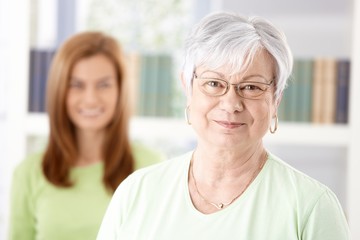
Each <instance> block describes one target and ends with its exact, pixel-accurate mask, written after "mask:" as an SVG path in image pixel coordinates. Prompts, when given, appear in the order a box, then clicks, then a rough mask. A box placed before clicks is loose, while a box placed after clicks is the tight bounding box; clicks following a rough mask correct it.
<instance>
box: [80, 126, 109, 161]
mask: <svg viewBox="0 0 360 240" xmlns="http://www.w3.org/2000/svg"><path fill="white" fill-rule="evenodd" d="M104 137H105V136H104V133H103V132H101V133H99V132H77V144H78V150H79V159H78V161H77V164H76V165H77V166H87V165H90V164H93V163H96V162H99V161H101V160H102V147H103V142H104Z"/></svg>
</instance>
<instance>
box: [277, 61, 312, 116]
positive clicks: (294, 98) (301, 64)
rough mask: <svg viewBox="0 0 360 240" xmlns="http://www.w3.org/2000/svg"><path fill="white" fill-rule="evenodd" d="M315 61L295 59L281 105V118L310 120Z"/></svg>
mask: <svg viewBox="0 0 360 240" xmlns="http://www.w3.org/2000/svg"><path fill="white" fill-rule="evenodd" d="M312 75H313V61H312V60H311V59H295V61H294V67H293V72H292V75H291V77H290V78H289V80H288V86H287V87H286V88H285V90H284V92H283V97H282V100H281V103H280V106H279V118H280V120H282V121H288V122H310V121H311V107H312V94H311V93H312V84H313V83H312V79H313V77H312Z"/></svg>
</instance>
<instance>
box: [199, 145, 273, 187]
mask: <svg viewBox="0 0 360 240" xmlns="http://www.w3.org/2000/svg"><path fill="white" fill-rule="evenodd" d="M265 152H266V151H265V149H264V148H263V145H262V143H259V144H258V145H256V146H255V147H249V148H243V150H242V151H239V150H238V148H237V149H236V150H231V149H210V150H209V149H208V148H202V147H201V146H198V147H197V148H196V150H195V152H194V156H193V157H194V166H193V167H194V172H195V174H196V176H199V178H202V179H207V182H208V184H211V182H214V183H216V182H219V181H226V180H228V181H229V182H231V181H233V180H234V179H238V178H239V176H246V175H247V174H251V173H252V172H253V169H257V168H258V166H260V164H261V160H262V159H263V156H264V153H265Z"/></svg>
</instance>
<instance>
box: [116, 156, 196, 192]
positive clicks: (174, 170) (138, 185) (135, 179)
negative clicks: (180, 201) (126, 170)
mask: <svg viewBox="0 0 360 240" xmlns="http://www.w3.org/2000/svg"><path fill="white" fill-rule="evenodd" d="M191 154H192V153H191V152H189V153H186V154H183V155H181V156H178V157H175V158H172V159H169V160H165V161H162V162H160V163H157V164H154V165H151V166H148V167H144V168H142V169H139V170H136V171H135V172H133V173H132V174H131V175H130V176H129V177H127V178H126V179H125V180H124V181H123V182H122V183H121V184H120V186H119V187H120V188H124V187H125V186H129V189H131V191H132V192H135V191H143V190H144V191H148V190H149V191H152V190H154V189H161V185H169V184H172V183H174V184H176V182H178V181H179V179H181V178H182V177H183V176H184V174H186V173H187V169H188V165H189V162H190V158H191ZM125 188H127V187H125Z"/></svg>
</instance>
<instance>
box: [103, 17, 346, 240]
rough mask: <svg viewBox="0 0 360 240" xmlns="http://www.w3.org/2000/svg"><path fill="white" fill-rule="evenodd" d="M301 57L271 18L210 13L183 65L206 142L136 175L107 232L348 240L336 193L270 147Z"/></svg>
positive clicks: (106, 235)
mask: <svg viewBox="0 0 360 240" xmlns="http://www.w3.org/2000/svg"><path fill="white" fill-rule="evenodd" d="M292 64H293V60H292V55H291V51H290V50H289V47H288V44H287V42H286V39H285V36H284V35H283V33H282V32H281V31H279V30H278V29H277V28H275V27H274V26H273V25H272V24H271V23H269V22H268V21H266V20H264V19H262V18H259V17H250V18H246V17H242V16H238V15H234V14H230V13H216V14H211V15H209V16H207V17H205V18H204V19H202V20H201V21H200V23H199V24H198V25H197V26H196V27H195V29H194V30H193V31H192V33H191V34H190V36H189V38H188V40H187V42H186V56H185V64H184V69H183V73H182V81H183V83H184V85H185V86H186V89H187V98H188V101H187V107H186V117H187V122H188V124H190V125H191V126H192V127H193V129H194V130H195V132H196V134H197V137H198V139H197V140H198V144H197V146H196V148H195V150H194V151H192V152H189V153H187V154H185V155H183V156H180V157H178V158H176V159H172V160H170V161H166V162H164V163H161V164H159V165H156V166H153V167H149V168H146V169H143V170H139V171H137V172H135V173H134V174H132V175H131V176H130V177H128V178H127V179H126V180H125V181H124V182H123V183H122V184H121V185H120V187H119V188H118V189H117V191H116V193H115V195H114V197H113V199H112V201H111V203H110V205H109V207H108V210H107V213H106V215H105V218H104V220H103V222H102V226H101V229H100V232H99V234H98V239H106V240H109V239H147V240H149V239H156V240H162V239H166V240H168V239H172V240H174V239H181V240H183V239H207V240H209V239H244V240H245V239H246V240H249V239H255V240H259V239H268V240H271V239H281V240H282V239H309V240H310V239H311V240H314V239H327V240H329V239H333V240H339V239H342V240H343V239H349V231H348V225H347V222H346V219H345V217H344V213H343V210H342V208H341V206H340V204H339V202H338V200H337V198H336V196H335V195H334V193H333V192H332V191H331V190H329V188H327V187H325V186H324V185H322V184H320V183H319V182H317V181H315V180H314V179H312V178H310V177H308V176H306V175H305V174H303V173H301V172H299V171H297V170H295V169H294V168H292V167H290V166H289V165H287V164H286V163H284V162H283V161H282V160H280V159H279V158H278V157H276V156H274V155H273V154H271V153H270V152H269V151H267V150H266V149H265V148H264V146H263V141H262V139H263V137H264V135H265V134H266V132H267V131H270V132H271V133H275V132H276V129H277V125H278V122H277V109H278V106H279V103H280V100H281V95H282V92H283V90H284V87H285V85H286V81H287V79H288V78H289V76H290V74H291V70H292ZM174 137H176V136H174Z"/></svg>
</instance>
